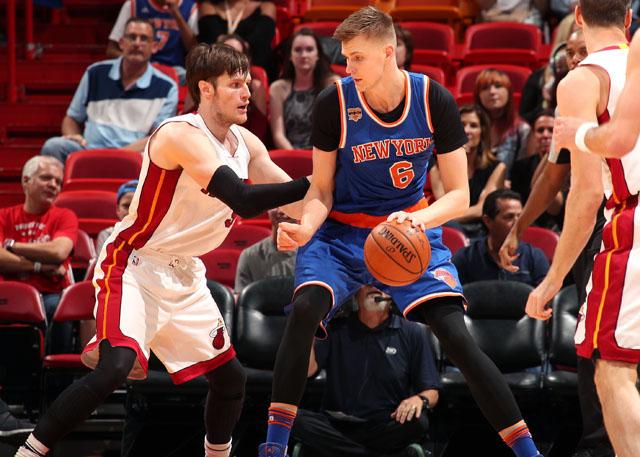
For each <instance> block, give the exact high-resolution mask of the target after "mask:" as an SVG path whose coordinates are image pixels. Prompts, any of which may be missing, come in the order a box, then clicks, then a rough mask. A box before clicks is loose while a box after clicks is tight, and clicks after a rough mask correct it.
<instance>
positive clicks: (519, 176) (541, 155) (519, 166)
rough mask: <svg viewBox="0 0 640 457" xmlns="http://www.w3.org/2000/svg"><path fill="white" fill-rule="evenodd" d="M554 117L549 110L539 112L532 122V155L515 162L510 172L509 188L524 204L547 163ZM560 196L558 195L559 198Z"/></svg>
mask: <svg viewBox="0 0 640 457" xmlns="http://www.w3.org/2000/svg"><path fill="white" fill-rule="evenodd" d="M554 119H555V115H554V113H553V111H551V110H542V111H540V112H539V113H538V114H537V115H536V116H535V119H534V121H533V129H532V131H531V133H530V135H532V136H533V140H532V148H533V153H532V154H531V155H529V156H527V157H523V158H522V159H519V160H516V161H515V163H514V164H513V169H512V171H511V188H512V189H513V190H514V191H515V192H518V193H519V194H520V196H521V197H522V201H523V202H524V203H526V202H527V200H528V199H529V193H530V192H531V188H532V187H533V185H534V184H535V182H536V180H537V179H538V177H539V176H540V172H541V171H542V168H543V165H544V164H545V163H546V162H547V157H548V155H549V150H550V149H551V138H552V137H553V121H554ZM561 196H562V195H561V194H560V197H561Z"/></svg>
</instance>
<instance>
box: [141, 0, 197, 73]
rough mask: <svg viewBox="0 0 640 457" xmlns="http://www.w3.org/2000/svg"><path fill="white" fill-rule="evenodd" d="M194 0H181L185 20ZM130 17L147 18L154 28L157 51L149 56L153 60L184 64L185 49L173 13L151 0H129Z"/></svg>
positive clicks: (193, 8)
mask: <svg viewBox="0 0 640 457" xmlns="http://www.w3.org/2000/svg"><path fill="white" fill-rule="evenodd" d="M196 7H197V6H196V2H195V0H181V1H180V7H179V8H180V14H182V17H183V18H184V20H185V21H186V22H189V17H190V16H191V14H192V13H193V11H194V10H195V9H196ZM131 17H142V18H145V19H149V21H151V23H152V24H153V26H154V27H155V29H156V40H157V41H158V52H156V53H155V54H154V55H153V56H151V60H152V61H153V62H159V63H161V64H165V65H169V66H175V65H179V66H181V67H183V66H184V57H185V54H186V50H185V48H184V45H183V44H182V38H181V37H180V28H179V27H178V23H177V22H176V20H175V18H174V17H173V15H172V14H171V13H170V12H169V11H167V10H165V9H163V7H162V6H160V5H159V4H158V3H156V2H155V1H153V0H131Z"/></svg>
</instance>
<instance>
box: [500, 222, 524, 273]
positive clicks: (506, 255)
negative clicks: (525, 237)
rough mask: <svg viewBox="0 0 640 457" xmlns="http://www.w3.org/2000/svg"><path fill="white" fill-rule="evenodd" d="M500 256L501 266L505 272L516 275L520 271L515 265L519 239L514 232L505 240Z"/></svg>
mask: <svg viewBox="0 0 640 457" xmlns="http://www.w3.org/2000/svg"><path fill="white" fill-rule="evenodd" d="M498 255H499V257H500V266H501V267H502V268H504V269H505V270H507V271H509V272H511V273H515V272H517V271H518V270H519V269H520V268H518V267H517V266H516V265H514V264H513V262H514V261H515V260H516V259H517V258H518V237H517V236H516V234H515V232H514V231H513V230H511V231H510V232H509V234H508V235H507V237H506V238H505V239H504V242H503V243H502V247H501V248H500V251H499V252H498Z"/></svg>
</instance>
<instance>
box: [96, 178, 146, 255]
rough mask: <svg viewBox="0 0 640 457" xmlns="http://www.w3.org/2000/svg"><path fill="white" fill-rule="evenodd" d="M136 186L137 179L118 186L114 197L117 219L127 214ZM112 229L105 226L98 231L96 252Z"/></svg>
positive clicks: (100, 248) (99, 249)
mask: <svg viewBox="0 0 640 457" xmlns="http://www.w3.org/2000/svg"><path fill="white" fill-rule="evenodd" d="M136 187H138V180H137V179H134V180H132V181H129V182H126V183H124V184H123V185H121V186H120V187H119V188H118V194H117V197H116V216H118V220H119V221H121V220H122V219H124V217H125V216H126V215H127V214H129V205H131V200H133V194H135V192H136ZM113 229H114V227H107V228H106V229H104V230H102V231H101V232H100V233H98V237H97V238H96V251H97V252H98V253H100V251H101V250H102V246H103V245H104V242H105V241H107V238H109V237H110V236H111V234H112V233H113Z"/></svg>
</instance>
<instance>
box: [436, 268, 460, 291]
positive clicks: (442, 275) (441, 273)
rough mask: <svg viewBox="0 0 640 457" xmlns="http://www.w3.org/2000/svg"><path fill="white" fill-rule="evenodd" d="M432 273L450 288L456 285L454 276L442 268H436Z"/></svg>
mask: <svg viewBox="0 0 640 457" xmlns="http://www.w3.org/2000/svg"><path fill="white" fill-rule="evenodd" d="M432 274H433V277H434V278H436V279H439V280H440V281H442V282H444V283H445V284H446V285H448V286H449V287H451V288H452V289H453V288H455V287H456V286H457V285H458V281H456V278H455V277H454V276H453V275H452V274H451V273H450V272H449V271H448V270H446V269H444V268H437V269H436V270H435V271H434V272H433V273H432Z"/></svg>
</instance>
